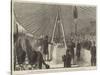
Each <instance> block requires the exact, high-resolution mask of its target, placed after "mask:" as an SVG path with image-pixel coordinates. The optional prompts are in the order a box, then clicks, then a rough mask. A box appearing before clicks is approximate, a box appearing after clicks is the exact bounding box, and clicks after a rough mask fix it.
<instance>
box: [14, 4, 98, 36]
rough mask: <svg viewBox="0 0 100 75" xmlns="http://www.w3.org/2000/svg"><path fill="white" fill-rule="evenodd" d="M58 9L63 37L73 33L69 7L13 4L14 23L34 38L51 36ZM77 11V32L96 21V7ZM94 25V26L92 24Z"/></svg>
mask: <svg viewBox="0 0 100 75" xmlns="http://www.w3.org/2000/svg"><path fill="white" fill-rule="evenodd" d="M58 8H60V9H61V10H60V16H61V20H62V24H63V26H64V30H65V35H67V34H68V33H69V32H71V31H72V32H74V31H75V24H74V19H73V6H71V5H51V4H37V3H23V2H15V3H14V12H15V14H14V15H15V16H16V21H17V22H18V23H19V24H20V25H21V26H22V27H23V28H24V29H25V30H26V31H28V32H29V33H31V34H34V35H36V36H40V35H41V34H47V35H49V36H51V35H52V31H53V27H54V24H55V19H56V16H57V11H58V10H57V9H58ZM77 10H78V20H77V24H78V30H81V29H84V28H85V27H87V26H91V24H90V22H91V21H95V20H96V7H92V6H77ZM94 25H95V24H94Z"/></svg>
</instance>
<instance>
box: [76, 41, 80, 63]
mask: <svg viewBox="0 0 100 75" xmlns="http://www.w3.org/2000/svg"><path fill="white" fill-rule="evenodd" d="M76 49H77V50H76V56H77V61H79V60H80V51H81V44H80V42H78V43H77V48H76Z"/></svg>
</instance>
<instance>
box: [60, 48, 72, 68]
mask: <svg viewBox="0 0 100 75" xmlns="http://www.w3.org/2000/svg"><path fill="white" fill-rule="evenodd" d="M62 59H63V62H64V67H71V53H70V51H69V49H67V50H66V55H64V56H63V57H62Z"/></svg>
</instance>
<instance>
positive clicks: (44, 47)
mask: <svg viewBox="0 0 100 75" xmlns="http://www.w3.org/2000/svg"><path fill="white" fill-rule="evenodd" d="M19 42H21V41H19ZM38 44H39V47H40V49H39V51H37V52H36V51H34V52H33V51H32V47H31V44H30V43H29V42H27V41H26V49H27V50H26V53H28V54H29V55H28V54H26V53H25V50H23V48H22V47H21V43H18V45H17V46H18V47H16V49H17V48H18V49H17V52H16V53H15V54H14V55H16V54H17V61H18V63H19V64H22V63H23V62H24V61H25V57H26V55H27V56H28V57H29V60H30V61H32V62H30V61H29V62H30V63H31V64H34V63H35V61H34V60H33V57H34V59H35V57H37V53H38V54H40V55H41V56H43V58H41V62H42V63H44V61H50V59H49V50H48V47H49V44H52V45H53V43H51V42H50V40H49V36H48V35H46V36H42V37H40V38H39V39H38ZM66 44H67V50H66V54H65V55H64V56H62V60H63V62H64V67H71V66H72V65H74V64H77V63H76V62H75V56H76V58H77V60H76V61H80V59H81V58H80V57H81V50H82V49H86V50H88V51H90V54H91V61H90V62H91V66H96V43H95V41H93V40H92V41H91V40H87V39H86V40H75V39H68V40H66ZM75 49H76V52H75ZM21 51H22V52H21ZM32 52H33V53H32ZM33 54H34V55H33ZM40 55H38V56H39V57H40ZM31 59H32V60H31ZM33 61H34V63H33ZM36 61H37V59H36ZM51 61H52V60H51ZM14 64H16V60H15V61H14ZM45 65H46V64H45ZM46 66H47V65H46ZM39 68H42V66H41V65H40V66H39Z"/></svg>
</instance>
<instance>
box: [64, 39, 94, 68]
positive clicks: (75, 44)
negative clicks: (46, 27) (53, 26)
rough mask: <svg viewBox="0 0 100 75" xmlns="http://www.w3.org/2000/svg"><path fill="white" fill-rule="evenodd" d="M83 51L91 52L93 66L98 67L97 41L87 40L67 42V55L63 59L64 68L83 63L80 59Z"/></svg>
mask: <svg viewBox="0 0 100 75" xmlns="http://www.w3.org/2000/svg"><path fill="white" fill-rule="evenodd" d="M75 49H76V52H75ZM82 49H83V50H88V51H90V55H91V61H90V62H91V66H96V43H95V41H93V40H87V39H86V40H77V41H74V40H73V39H71V40H69V41H68V42H67V50H66V55H64V56H63V57H62V59H63V62H64V67H71V65H72V64H77V63H76V62H79V61H81V58H80V57H81V50H82ZM75 53H76V54H75ZM75 56H76V58H77V59H76V61H75ZM83 57H84V56H83ZM87 58H88V57H87Z"/></svg>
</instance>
